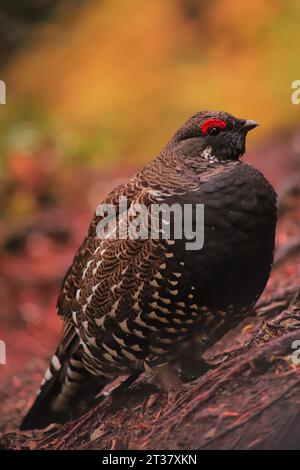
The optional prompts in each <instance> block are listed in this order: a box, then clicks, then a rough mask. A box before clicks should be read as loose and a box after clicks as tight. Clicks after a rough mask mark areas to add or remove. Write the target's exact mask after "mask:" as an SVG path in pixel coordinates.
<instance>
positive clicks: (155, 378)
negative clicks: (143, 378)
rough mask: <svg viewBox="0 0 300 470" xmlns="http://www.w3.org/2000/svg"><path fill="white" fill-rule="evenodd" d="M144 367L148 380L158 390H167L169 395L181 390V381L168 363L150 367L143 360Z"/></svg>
mask: <svg viewBox="0 0 300 470" xmlns="http://www.w3.org/2000/svg"><path fill="white" fill-rule="evenodd" d="M144 367H145V372H146V374H147V375H149V376H150V382H151V383H153V384H154V385H156V386H157V387H158V388H159V389H160V390H162V391H164V392H167V393H168V395H169V396H170V394H174V392H179V391H181V390H182V388H183V383H182V382H181V380H180V379H179V377H178V376H177V375H176V374H175V372H174V371H173V370H172V368H171V367H170V365H169V364H168V363H164V364H160V365H156V366H154V367H151V366H150V365H149V364H148V363H146V362H145V363H144Z"/></svg>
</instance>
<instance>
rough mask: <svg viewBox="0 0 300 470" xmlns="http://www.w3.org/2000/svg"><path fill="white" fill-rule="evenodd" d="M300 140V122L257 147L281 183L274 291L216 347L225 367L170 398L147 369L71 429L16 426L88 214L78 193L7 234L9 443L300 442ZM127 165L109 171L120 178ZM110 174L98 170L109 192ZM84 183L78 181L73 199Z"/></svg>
mask: <svg viewBox="0 0 300 470" xmlns="http://www.w3.org/2000/svg"><path fill="white" fill-rule="evenodd" d="M295 142H299V135H298V133H295V134H294V135H292V136H291V135H289V136H288V137H282V138H279V139H278V141H276V142H274V140H273V141H272V142H270V143H266V146H265V147H264V148H260V149H259V150H258V151H257V152H256V153H254V154H253V155H252V156H251V158H250V161H251V163H254V164H255V166H258V167H259V168H260V169H262V170H263V171H264V173H265V174H267V176H268V177H269V179H270V180H271V181H272V183H273V184H274V186H275V187H276V189H277V190H278V193H279V221H278V229H277V239H276V253H275V255H276V256H275V264H274V268H273V271H272V275H271V278H270V280H269V282H268V285H267V287H266V289H265V292H264V294H263V296H262V297H261V299H260V300H259V302H258V304H257V305H256V307H255V309H254V310H253V312H252V313H251V315H250V316H248V317H247V318H245V319H244V321H243V322H242V323H241V324H240V325H239V326H238V327H236V328H235V329H234V330H232V331H230V332H229V333H228V334H227V335H226V336H225V337H223V338H222V339H221V340H220V341H219V342H218V343H217V344H216V345H215V346H214V347H213V348H211V349H210V350H209V351H208V352H207V353H206V358H207V359H208V360H209V361H210V362H212V363H213V364H215V365H216V367H214V368H212V369H210V370H208V371H207V372H206V373H205V374H204V375H202V376H200V377H199V378H198V379H196V380H195V381H193V382H191V383H189V384H187V385H186V386H185V388H184V390H183V391H182V392H180V393H179V394H178V395H176V397H174V398H173V399H172V400H168V398H167V396H166V395H165V394H163V393H161V392H159V391H158V390H157V389H156V388H155V387H154V386H152V385H150V384H148V383H147V381H146V380H145V378H144V377H143V376H141V377H140V378H139V379H138V380H137V381H136V382H135V383H133V384H132V385H131V386H130V388H129V389H126V388H125V389H124V388H122V389H121V390H120V389H119V390H118V388H116V389H115V390H114V391H113V392H112V393H110V394H108V395H106V396H105V397H104V398H103V400H102V401H101V402H100V403H99V404H98V405H97V406H96V407H95V408H93V409H92V410H91V411H89V412H88V413H86V414H85V415H83V416H82V417H80V418H79V419H78V420H75V421H72V422H70V423H68V424H66V425H65V426H63V427H61V428H57V429H53V430H52V432H47V433H44V432H41V431H39V432H35V431H34V432H19V431H18V425H19V423H20V421H21V418H22V416H23V415H24V414H25V413H26V410H27V409H28V408H29V407H30V405H31V403H32V401H33V399H34V394H35V392H36V390H37V388H38V385H39V382H40V380H41V377H42V375H43V372H44V369H45V367H46V365H47V360H48V358H49V356H50V355H51V352H52V350H53V349H54V347H55V343H56V341H57V338H58V335H59V331H60V321H59V319H58V318H57V316H56V315H55V313H54V312H55V300H56V296H57V292H58V289H59V284H60V282H61V277H62V275H63V273H64V271H65V270H66V268H67V266H68V264H69V263H70V261H71V259H72V254H73V253H74V251H75V248H76V246H78V244H79V243H80V239H81V238H82V236H83V234H84V231H85V230H86V227H87V225H88V220H89V218H90V213H89V212H88V211H87V210H86V209H82V210H81V209H80V207H78V206H76V207H74V203H73V204H72V201H71V202H70V200H69V201H68V202H67V203H66V205H65V206H63V207H61V208H60V209H59V210H58V209H55V211H52V212H51V211H50V210H49V211H48V212H46V213H45V211H44V212H43V214H41V215H40V216H38V217H36V219H35V220H34V221H32V223H31V226H30V228H28V227H27V228H26V230H25V229H24V231H23V233H21V234H20V232H18V236H17V237H16V236H15V234H11V233H10V234H9V242H8V244H7V246H8V248H7V249H6V250H5V251H4V253H3V254H2V256H1V260H0V274H1V284H0V301H1V309H0V339H1V340H4V341H5V343H6V345H7V364H6V365H0V368H1V369H0V372H1V383H0V403H1V405H0V415H1V422H0V432H1V433H2V435H1V436H0V447H2V448H9V449H249V448H251V449H254V448H260V449H272V448H274V449H275V448H298V449H299V448H300V442H299V435H300V413H299V410H298V404H299V391H300V367H299V366H298V367H297V365H296V364H295V361H293V360H292V354H293V352H294V351H295V349H293V343H294V342H295V341H297V340H298V341H300V282H299V281H300V231H299V227H300V185H299V169H300V151H299V149H298V146H296V145H295ZM284 156H288V157H287V158H284ZM270 162H272V168H270ZM126 176H127V174H126V172H121V176H120V174H118V175H116V174H114V175H110V176H109V180H110V183H111V187H112V186H114V185H115V184H118V183H119V182H120V180H122V179H123V178H126ZM107 180H108V176H107V175H106V176H105V177H102V180H101V178H100V177H99V185H100V186H101V184H102V183H103V184H102V186H101V191H100V193H101V192H102V193H103V194H100V197H101V196H103V195H104V193H105V192H106V189H107ZM85 184H86V183H85ZM83 189H84V186H81V187H79V188H77V193H76V191H75V192H74V194H73V198H74V197H76V195H77V196H78V195H80V191H82V190H83ZM73 201H74V199H73ZM75 209H76V210H75ZM65 214H68V221H67V222H68V223H67V222H66V219H65V217H64V215H65ZM53 220H55V221H56V225H55V226H54V227H53V226H52V225H51V221H53ZM298 349H299V346H298ZM299 358H300V354H299Z"/></svg>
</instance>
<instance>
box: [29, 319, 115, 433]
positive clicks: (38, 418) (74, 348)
mask: <svg viewBox="0 0 300 470" xmlns="http://www.w3.org/2000/svg"><path fill="white" fill-rule="evenodd" d="M106 383H107V379H106V378H105V377H95V376H93V375H92V374H91V373H90V372H88V371H87V370H86V369H85V367H84V364H83V362H82V348H81V346H80V343H79V339H78V336H77V334H76V332H75V331H74V329H73V327H71V326H68V327H67V328H66V329H65V331H64V335H63V339H62V342H61V344H60V346H59V347H58V349H57V350H56V352H55V354H54V355H53V357H52V359H51V362H50V365H49V367H48V369H47V371H46V373H45V376H44V379H43V381H42V384H41V387H40V389H39V391H38V393H37V397H36V399H35V401H34V403H33V405H32V407H31V408H30V410H29V411H28V413H27V414H26V416H25V418H24V419H23V421H22V423H21V426H20V429H21V430H28V429H41V428H45V427H46V426H48V425H49V424H51V423H64V422H66V421H68V420H70V419H72V418H75V417H76V416H78V415H79V414H80V413H81V412H83V411H85V409H87V407H88V406H90V405H91V404H92V400H93V399H94V397H95V395H96V394H97V393H99V392H100V391H101V389H102V388H103V387H104V386H105V385H106ZM83 403H84V406H83Z"/></svg>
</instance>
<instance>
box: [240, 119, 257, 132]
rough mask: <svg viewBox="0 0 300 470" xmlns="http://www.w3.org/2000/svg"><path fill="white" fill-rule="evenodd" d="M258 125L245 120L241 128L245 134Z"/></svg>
mask: <svg viewBox="0 0 300 470" xmlns="http://www.w3.org/2000/svg"><path fill="white" fill-rule="evenodd" d="M258 125H259V124H257V122H255V121H251V120H250V119H247V121H246V122H245V124H244V126H243V128H244V129H245V131H246V132H248V131H251V129H255V127H257V126H258Z"/></svg>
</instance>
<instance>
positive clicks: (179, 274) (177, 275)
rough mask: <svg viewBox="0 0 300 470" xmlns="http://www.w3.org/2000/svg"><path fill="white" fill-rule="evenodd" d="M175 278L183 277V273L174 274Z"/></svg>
mask: <svg viewBox="0 0 300 470" xmlns="http://www.w3.org/2000/svg"><path fill="white" fill-rule="evenodd" d="M174 276H176V277H181V276H182V273H174Z"/></svg>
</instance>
